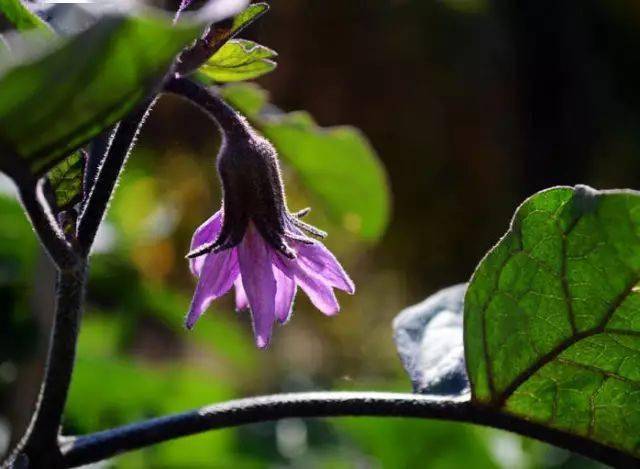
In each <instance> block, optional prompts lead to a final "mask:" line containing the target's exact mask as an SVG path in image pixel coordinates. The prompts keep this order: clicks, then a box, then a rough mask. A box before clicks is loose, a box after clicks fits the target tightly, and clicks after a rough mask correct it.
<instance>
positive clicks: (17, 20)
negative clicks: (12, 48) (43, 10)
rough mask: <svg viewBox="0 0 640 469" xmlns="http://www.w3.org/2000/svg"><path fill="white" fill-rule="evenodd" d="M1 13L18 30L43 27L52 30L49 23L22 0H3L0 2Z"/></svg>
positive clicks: (45, 29) (44, 29) (42, 28)
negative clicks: (48, 25)
mask: <svg viewBox="0 0 640 469" xmlns="http://www.w3.org/2000/svg"><path fill="white" fill-rule="evenodd" d="M0 13H2V15H4V17H5V18H6V19H7V20H9V22H10V23H11V24H13V25H14V26H15V28H16V29H17V30H18V31H27V30H29V29H41V30H43V31H47V32H50V30H49V28H48V27H47V25H46V24H45V23H44V22H43V21H42V20H41V19H40V18H38V16H37V15H35V14H34V13H33V12H31V10H29V9H28V8H27V7H26V6H25V5H24V4H23V3H22V2H21V1H20V0H2V2H0ZM0 16H1V15H0Z"/></svg>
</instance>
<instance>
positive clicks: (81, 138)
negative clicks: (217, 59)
mask: <svg viewBox="0 0 640 469" xmlns="http://www.w3.org/2000/svg"><path fill="white" fill-rule="evenodd" d="M199 32H200V27H198V26H196V25H194V24H192V25H190V26H177V27H172V26H171V22H170V21H168V20H167V19H166V18H155V17H142V16H107V17H105V18H103V19H101V20H100V21H99V22H98V23H96V24H95V25H94V26H93V27H91V28H89V29H88V30H87V31H85V32H83V33H81V34H80V35H78V36H76V37H74V38H73V39H71V40H69V41H67V42H65V43H63V45H62V46H61V47H58V48H56V49H55V50H54V51H53V52H51V53H49V54H46V55H45V56H43V57H41V58H40V59H39V60H36V61H35V62H29V63H25V64H23V65H21V66H18V67H16V68H13V69H11V70H9V71H8V72H7V73H6V74H5V75H4V76H3V77H2V78H0V143H1V144H2V145H3V146H5V147H8V148H9V149H10V150H12V151H13V152H14V153H16V154H17V155H18V156H20V157H23V158H25V159H27V160H29V164H30V166H31V169H32V170H33V171H34V172H36V173H42V172H43V171H44V170H46V169H48V168H50V167H52V166H53V165H54V164H55V163H56V162H57V161H58V160H59V159H60V158H62V157H64V156H65V155H68V154H70V153H71V152H73V151H74V150H75V149H77V148H78V147H79V146H81V145H82V144H84V143H85V142H87V141H88V140H89V139H90V138H92V137H94V136H96V135H97V134H99V133H100V132H102V131H103V130H104V129H105V128H107V127H109V126H110V125H113V124H114V123H115V122H117V121H118V120H119V119H121V118H122V117H123V116H124V115H125V114H127V113H128V112H129V111H130V110H131V109H132V107H133V106H135V105H136V104H137V103H138V102H140V100H141V99H142V98H144V97H145V96H146V94H147V93H148V92H149V90H150V88H151V87H152V86H153V85H154V84H155V83H156V82H157V79H158V77H160V76H162V75H163V74H164V73H165V72H166V70H167V68H168V67H169V65H170V64H171V62H172V61H173V59H174V57H175V55H176V54H177V53H178V52H179V51H180V50H181V49H182V48H183V47H184V46H185V45H187V44H188V43H189V42H191V41H192V40H194V39H195V38H196V37H197V36H198V33H199Z"/></svg>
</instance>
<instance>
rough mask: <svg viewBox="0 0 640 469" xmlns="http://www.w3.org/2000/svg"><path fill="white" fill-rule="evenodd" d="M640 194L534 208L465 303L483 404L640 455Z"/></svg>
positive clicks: (485, 264)
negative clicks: (639, 283)
mask: <svg viewBox="0 0 640 469" xmlns="http://www.w3.org/2000/svg"><path fill="white" fill-rule="evenodd" d="M639 280H640V193H638V192H632V191H595V190H593V189H591V188H588V187H586V186H577V187H576V188H569V187H560V188H553V189H549V190H546V191H543V192H541V193H539V194H536V195H535V196H533V197H531V198H530V199H528V200H527V201H526V202H524V203H523V204H522V205H521V206H520V208H519V209H518V210H517V212H516V214H515V217H514V219H513V221H512V224H511V227H510V229H509V231H508V232H507V233H506V235H505V236H504V237H503V238H502V239H501V240H500V242H499V243H498V244H497V245H496V246H495V247H494V248H493V249H492V250H491V251H490V252H489V254H488V255H487V256H486V257H485V258H484V259H483V260H482V262H481V263H480V265H479V267H478V268H477V270H476V272H475V274H474V276H473V278H472V280H471V282H470V285H469V289H468V292H467V294H466V297H465V307H464V308H465V312H464V336H465V355H466V362H467V369H468V373H469V378H470V380H471V384H472V393H473V398H474V399H475V400H476V401H479V402H482V403H484V404H487V405H490V406H494V407H496V408H499V409H503V410H505V411H507V412H510V413H513V414H516V415H519V416H521V417H523V418H525V419H528V420H532V421H536V422H539V423H541V424H544V425H547V426H549V427H553V428H556V429H560V430H564V431H567V432H569V433H573V434H577V435H581V436H584V437H588V438H591V439H593V440H595V441H598V442H601V443H604V444H607V445H610V446H612V447H615V448H618V449H621V450H623V451H625V452H628V453H630V454H633V455H635V456H640V446H639V444H640V405H639V403H640V295H639V292H640V287H639V285H638V282H639Z"/></svg>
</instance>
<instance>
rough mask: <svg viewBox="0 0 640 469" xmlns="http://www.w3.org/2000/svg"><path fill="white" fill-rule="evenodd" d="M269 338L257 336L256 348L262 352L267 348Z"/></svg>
mask: <svg viewBox="0 0 640 469" xmlns="http://www.w3.org/2000/svg"><path fill="white" fill-rule="evenodd" d="M269 342H270V341H269V337H263V336H257V337H256V347H258V348H259V349H260V350H264V349H266V348H267V347H268V346H269Z"/></svg>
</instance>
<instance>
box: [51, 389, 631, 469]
mask: <svg viewBox="0 0 640 469" xmlns="http://www.w3.org/2000/svg"><path fill="white" fill-rule="evenodd" d="M338 416H375V417H417V418H429V419H439V420H450V421H458V422H468V423H476V424H482V425H487V426H490V427H494V428H500V429H505V430H510V431H514V432H517V433H520V434H522V435H525V436H528V437H532V438H536V439H539V440H541V441H545V442H547V443H551V444H553V445H556V446H559V447H562V448H565V449H568V450H570V451H573V452H575V453H579V454H582V455H584V456H587V457H590V458H593V459H595V460H598V461H600V462H603V463H605V464H611V465H614V466H617V467H618V466H620V467H622V466H624V467H636V465H637V464H638V462H639V461H638V459H636V458H634V457H632V456H630V455H628V454H626V453H623V452H621V451H618V450H616V449H613V448H611V447H608V446H605V445H602V444H600V443H596V442H594V441H591V440H587V439H586V438H583V437H580V436H576V435H572V434H569V433H565V432H561V431H559V430H554V429H551V428H548V427H545V426H543V425H539V424H536V423H533V422H529V421H526V420H523V419H520V418H518V417H515V416H512V415H509V414H506V413H502V412H499V411H497V410H495V409H492V408H489V407H485V406H480V405H478V404H477V403H474V402H473V401H471V400H470V399H469V397H468V396H462V397H459V398H453V397H440V396H426V395H416V394H400V393H377V392H315V393H296V394H279V395H273V396H263V397H253V398H248V399H240V400H234V401H228V402H223V403H220V404H214V405H211V406H208V407H203V408H200V409H196V410H193V411H191V412H185V413H182V414H176V415H171V416H166V417H160V418H157V419H152V420H148V421H145V422H141V423H137V424H133V425H127V426H124V427H120V428H115V429H112V430H107V431H103V432H99V433H94V434H91V435H87V436H82V437H77V438H70V439H67V440H66V441H65V442H64V443H63V445H62V453H63V459H64V462H65V464H66V465H68V466H69V467H75V466H79V465H84V464H88V463H91V462H96V461H101V460H103V459H106V458H109V457H112V456H115V455H117V454H120V453H122V452H125V451H132V450H135V449H139V448H144V447H146V446H150V445H154V444H157V443H161V442H163V441H168V440H171V439H174V438H179V437H183V436H187V435H193V434H197V433H202V432H205V431H208V430H214V429H220V428H228V427H235V426H238V425H243V424H248V423H256V422H264V421H271V420H277V419H282V418H289V417H305V418H308V417H338Z"/></svg>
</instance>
